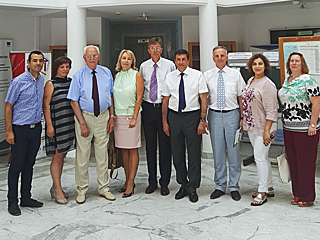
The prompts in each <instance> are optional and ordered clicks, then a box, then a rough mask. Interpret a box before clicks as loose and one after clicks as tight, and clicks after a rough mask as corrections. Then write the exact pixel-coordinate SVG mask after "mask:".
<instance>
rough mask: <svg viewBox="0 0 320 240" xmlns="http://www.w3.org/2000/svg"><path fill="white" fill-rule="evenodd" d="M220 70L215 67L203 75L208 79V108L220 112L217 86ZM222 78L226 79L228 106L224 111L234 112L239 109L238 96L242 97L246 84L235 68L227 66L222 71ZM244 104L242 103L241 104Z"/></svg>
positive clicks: (225, 87)
mask: <svg viewBox="0 0 320 240" xmlns="http://www.w3.org/2000/svg"><path fill="white" fill-rule="evenodd" d="M219 71H220V69H219V68H217V67H214V68H212V69H210V70H208V71H206V72H205V73H204V74H203V75H204V77H205V79H206V82H207V86H208V90H209V94H208V107H209V108H210V109H213V110H218V107H217V90H218V88H217V84H218V77H219ZM222 76H223V79H224V89H225V99H226V106H225V108H224V109H223V110H233V109H236V108H239V104H238V96H241V93H242V90H243V89H244V88H245V86H246V84H245V82H244V80H243V78H242V76H241V73H240V72H239V71H238V70H236V69H233V68H229V67H228V66H225V67H224V68H223V69H222ZM240 104H242V103H240Z"/></svg>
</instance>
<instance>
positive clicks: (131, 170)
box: [113, 49, 144, 198]
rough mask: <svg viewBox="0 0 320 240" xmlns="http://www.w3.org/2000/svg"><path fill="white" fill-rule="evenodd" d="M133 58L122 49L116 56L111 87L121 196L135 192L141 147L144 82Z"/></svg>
mask: <svg viewBox="0 0 320 240" xmlns="http://www.w3.org/2000/svg"><path fill="white" fill-rule="evenodd" d="M135 64H136V58H135V56H134V54H133V52H132V51H130V50H126V49H124V50H122V51H121V52H120V54H119V57H118V62H117V66H116V70H117V71H118V73H117V74H116V75H115V79H114V86H113V100H114V108H115V124H114V138H115V146H116V147H118V148H121V149H122V159H123V167H124V171H125V175H126V181H125V184H124V185H123V187H122V188H121V189H120V191H119V192H123V195H122V197H123V198H126V197H131V196H132V194H133V193H134V187H135V184H134V178H135V176H136V173H137V170H138V165H139V153H138V148H139V147H140V146H141V114H140V112H141V110H142V109H141V102H142V97H143V90H144V82H143V78H142V75H141V73H139V72H138V71H137V70H138V69H137V68H136V66H135Z"/></svg>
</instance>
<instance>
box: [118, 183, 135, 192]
mask: <svg viewBox="0 0 320 240" xmlns="http://www.w3.org/2000/svg"><path fill="white" fill-rule="evenodd" d="M135 187H136V184H135V183H134V184H133V188H135ZM126 190H127V189H126V188H120V189H119V192H120V193H123V192H125V191H126Z"/></svg>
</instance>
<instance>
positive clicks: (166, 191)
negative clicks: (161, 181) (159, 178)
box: [161, 186, 170, 196]
mask: <svg viewBox="0 0 320 240" xmlns="http://www.w3.org/2000/svg"><path fill="white" fill-rule="evenodd" d="M169 193H170V191H169V188H168V186H161V195H162V196H167V195H169Z"/></svg>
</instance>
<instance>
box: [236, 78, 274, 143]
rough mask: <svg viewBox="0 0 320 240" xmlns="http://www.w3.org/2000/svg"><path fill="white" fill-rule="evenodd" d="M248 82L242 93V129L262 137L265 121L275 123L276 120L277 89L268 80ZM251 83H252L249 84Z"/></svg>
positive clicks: (250, 80)
mask: <svg viewBox="0 0 320 240" xmlns="http://www.w3.org/2000/svg"><path fill="white" fill-rule="evenodd" d="M252 80H253V77H252V78H250V79H249V80H248V83H247V86H246V87H245V89H244V90H243V91H242V106H243V129H244V130H245V131H250V132H253V133H254V134H255V135H257V136H261V137H263V133H264V127H265V125H266V120H267V119H268V120H271V121H273V122H274V123H275V125H274V128H275V129H276V124H277V120H278V100H277V88H276V86H275V84H274V83H273V82H272V81H271V80H270V79H269V78H268V77H263V78H260V79H256V80H254V81H253V82H252ZM251 82H252V83H251Z"/></svg>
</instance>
